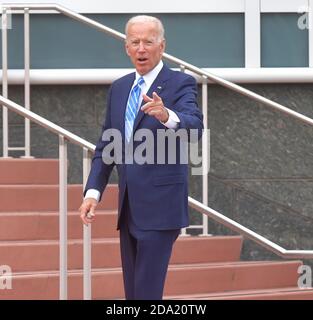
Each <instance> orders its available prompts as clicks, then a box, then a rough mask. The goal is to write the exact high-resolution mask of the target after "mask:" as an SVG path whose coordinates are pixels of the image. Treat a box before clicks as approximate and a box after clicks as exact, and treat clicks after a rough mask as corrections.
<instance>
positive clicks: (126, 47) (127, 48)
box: [125, 41, 130, 56]
mask: <svg viewBox="0 0 313 320" xmlns="http://www.w3.org/2000/svg"><path fill="white" fill-rule="evenodd" d="M125 51H126V53H127V55H128V56H130V54H129V47H128V44H127V41H125Z"/></svg>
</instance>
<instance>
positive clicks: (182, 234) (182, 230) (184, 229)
mask: <svg viewBox="0 0 313 320" xmlns="http://www.w3.org/2000/svg"><path fill="white" fill-rule="evenodd" d="M180 71H181V72H185V71H186V68H185V66H183V65H181V66H180ZM180 235H181V236H183V237H186V236H188V234H187V228H182V229H181V234H180Z"/></svg>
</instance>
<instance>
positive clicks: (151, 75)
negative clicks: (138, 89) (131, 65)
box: [135, 60, 163, 88]
mask: <svg viewBox="0 0 313 320" xmlns="http://www.w3.org/2000/svg"><path fill="white" fill-rule="evenodd" d="M162 68H163V61H162V60H160V62H159V63H158V64H157V65H156V66H155V67H154V68H153V69H152V70H151V71H149V72H148V73H146V74H145V75H143V76H142V77H143V79H144V80H145V85H146V86H147V87H148V88H149V87H150V86H151V85H152V83H153V82H154V80H155V79H156V77H157V76H158V74H159V73H160V71H161V69H162ZM140 77H141V75H140V74H139V73H138V72H137V71H136V79H135V83H136V82H137V81H138V79H139V78H140Z"/></svg>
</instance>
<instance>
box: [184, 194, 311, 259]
mask: <svg viewBox="0 0 313 320" xmlns="http://www.w3.org/2000/svg"><path fill="white" fill-rule="evenodd" d="M188 203H189V206H190V207H191V208H194V209H195V210H197V211H198V212H201V213H202V214H205V215H207V216H208V217H210V218H212V219H213V220H215V221H216V222H218V223H221V224H222V225H223V226H225V227H227V228H229V229H231V230H233V231H236V232H238V233H240V234H241V235H243V236H245V237H246V238H248V239H250V240H253V241H254V242H256V243H257V244H259V245H260V246H262V247H264V248H266V249H268V250H270V251H271V252H273V253H275V254H277V255H278V256H280V257H282V258H284V259H311V258H313V250H286V249H284V248H283V247H281V246H279V245H277V244H276V243H274V242H272V241H270V240H268V239H266V238H265V237H263V236H261V235H259V234H258V233H256V232H254V231H252V230H250V229H248V228H246V227H244V226H242V225H241V224H239V223H238V222H236V221H234V220H232V219H230V218H228V217H226V216H224V215H223V214H221V213H219V212H218V211H216V210H214V209H212V208H210V207H207V206H205V205H203V204H202V203H201V202H199V201H197V200H195V199H193V198H191V197H188Z"/></svg>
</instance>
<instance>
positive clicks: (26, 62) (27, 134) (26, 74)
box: [24, 8, 30, 157]
mask: <svg viewBox="0 0 313 320" xmlns="http://www.w3.org/2000/svg"><path fill="white" fill-rule="evenodd" d="M24 10H25V11H24V77H25V82H24V92H25V98H24V99H25V101H24V104H25V108H26V109H27V110H30V78H29V69H30V46H29V9H28V8H25V9H24ZM25 157H30V121H29V119H27V118H25Z"/></svg>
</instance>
